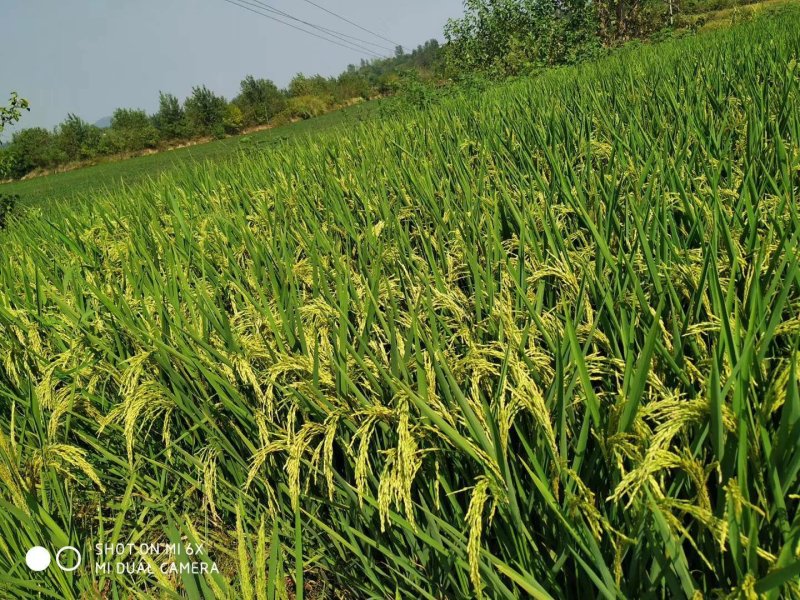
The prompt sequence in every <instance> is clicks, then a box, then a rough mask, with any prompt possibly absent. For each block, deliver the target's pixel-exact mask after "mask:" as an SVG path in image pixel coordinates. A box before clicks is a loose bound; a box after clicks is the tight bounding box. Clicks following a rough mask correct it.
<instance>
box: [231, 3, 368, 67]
mask: <svg viewBox="0 0 800 600" xmlns="http://www.w3.org/2000/svg"><path fill="white" fill-rule="evenodd" d="M236 3H237V4H238V5H239V6H242V5H244V4H246V5H249V6H251V7H255V9H256V10H253V9H249V10H251V11H252V12H255V13H256V14H260V15H261V16H263V17H267V18H268V19H272V20H273V21H278V22H279V23H283V24H284V25H288V26H290V27H293V28H294V29H298V30H300V31H303V32H305V33H308V34H309V35H315V36H317V37H320V36H319V35H318V34H315V33H313V32H311V31H308V30H306V29H303V28H302V27H298V26H296V25H292V24H291V23H287V22H285V21H283V20H281V19H279V18H277V17H274V16H269V15H266V14H264V13H262V12H260V11H261V10H266V11H267V12H269V13H272V14H277V15H280V16H282V17H285V18H288V19H291V20H292V21H296V22H298V23H302V24H303V25H308V26H309V27H311V28H313V29H316V30H317V31H319V32H320V33H321V34H322V36H330V37H334V38H338V40H339V42H341V43H343V44H346V45H347V47H349V48H350V49H351V50H355V49H358V50H361V51H364V52H368V53H370V54H372V55H373V56H375V57H380V55H379V54H378V53H377V52H375V51H374V50H372V49H371V48H366V47H364V46H362V45H360V44H357V43H355V42H351V41H350V40H347V39H345V38H344V37H343V36H342V35H340V34H339V33H338V32H332V33H328V32H325V31H324V29H323V28H322V27H319V26H317V25H314V24H313V23H309V22H307V21H303V20H302V19H298V18H297V17H294V16H292V15H290V14H289V13H285V12H283V11H281V10H277V9H275V8H273V7H271V6H270V5H269V4H265V3H264V2H261V1H260V0H236ZM242 8H247V7H246V6H242ZM323 39H328V38H327V37H323ZM328 41H330V42H333V40H328Z"/></svg>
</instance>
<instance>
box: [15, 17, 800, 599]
mask: <svg viewBox="0 0 800 600" xmlns="http://www.w3.org/2000/svg"><path fill="white" fill-rule="evenodd" d="M798 55H800V9H798V8H797V7H795V6H786V7H784V8H783V9H782V10H781V11H779V12H776V13H774V14H769V15H762V16H759V17H756V18H754V19H752V20H746V21H745V22H740V23H738V24H736V25H734V26H732V27H730V28H724V29H722V28H720V29H715V30H713V31H710V32H708V33H703V34H700V35H696V36H684V37H680V38H679V39H669V40H667V41H664V42H662V43H658V44H652V45H644V44H631V45H629V46H627V47H626V48H624V49H622V50H620V51H618V52H616V53H614V54H611V55H610V56H607V57H605V58H603V59H600V60H597V61H589V62H585V63H583V64H580V65H578V66H572V67H563V68H558V69H553V70H549V71H547V72H545V73H543V74H542V75H541V76H539V77H536V78H517V79H514V80H510V81H507V82H505V83H502V84H497V85H494V86H490V87H488V88H487V89H486V90H482V89H478V88H477V87H474V88H470V87H463V88H459V90H458V91H457V93H454V94H452V95H451V96H448V97H444V98H442V99H440V100H439V101H437V102H436V103H434V104H433V105H432V106H430V107H428V108H424V109H421V108H413V107H411V106H406V107H405V108H403V109H402V110H393V111H390V112H387V113H385V114H384V115H382V118H380V119H365V120H364V121H363V122H352V123H348V124H347V127H345V128H332V129H331V130H330V131H324V132H320V133H318V134H316V135H315V136H313V137H306V136H296V137H293V138H292V139H290V140H287V141H286V142H285V143H280V144H276V145H274V146H273V147H269V148H265V149H263V151H259V152H244V153H239V154H237V156H236V157H235V158H232V159H231V160H228V161H218V162H205V163H200V164H187V163H184V164H182V165H180V166H178V167H176V168H174V169H171V170H169V171H165V172H164V173H163V174H162V175H161V176H160V177H159V178H158V179H155V180H152V179H148V180H144V179H142V180H140V184H139V185H136V186H133V187H130V188H128V187H117V188H113V189H109V190H107V191H101V190H97V189H95V190H92V191H91V192H90V193H89V194H87V195H86V196H85V197H84V198H83V201H82V202H72V203H69V204H66V203H65V204H59V205H52V204H44V203H38V204H36V205H33V206H32V207H31V208H30V210H29V211H27V214H26V216H25V218H24V219H21V220H19V221H16V222H14V223H13V226H12V227H9V228H8V229H7V230H6V231H4V232H0V490H2V496H0V503H1V504H2V508H3V510H0V531H2V537H0V596H2V597H8V598H21V599H22V598H30V597H33V596H34V595H35V594H41V595H42V596H43V597H58V598H122V597H131V596H139V597H142V596H143V597H154V598H155V597H163V598H177V597H189V598H231V599H233V598H237V599H239V598H242V599H246V600H254V599H258V600H262V599H264V598H266V599H270V600H272V599H275V598H301V597H307V598H420V599H426V600H428V599H429V600H435V599H439V598H476V597H485V598H493V599H494V598H498V599H517V598H529V597H533V598H598V597H603V598H706V597H708V598H713V597H743V598H761V597H764V598H770V599H777V598H792V597H798V596H800V586H799V585H798V577H799V576H800V555H798V548H800V478H799V477H798V476H799V475H800V447H798V444H797V440H798V439H800V390H799V389H798V388H799V386H798V384H799V383H800V380H799V379H798V368H797V351H798V348H800V321H798V317H797V316H798V314H800V265H799V264H798V261H799V260H800V257H798V252H797V249H798V247H799V245H798V240H799V239H800V215H799V214H798V210H797V198H798V194H800V142H799V141H800V65H798V58H797V57H798ZM309 122H311V121H309ZM139 160H141V159H139ZM128 164H133V161H131V162H130V163H128ZM28 183H33V182H26V184H28ZM43 540H45V541H47V543H48V544H51V545H52V546H54V547H59V546H66V545H70V546H75V547H77V548H79V549H80V551H81V553H82V555H83V556H85V557H86V558H87V562H88V561H91V562H93V563H94V562H101V563H106V562H107V563H109V564H117V563H126V564H127V563H130V562H131V561H134V562H135V563H136V564H141V565H144V567H147V566H148V565H150V567H151V568H152V566H153V565H157V564H163V562H162V561H165V562H169V561H173V562H172V563H170V564H174V565H195V566H197V568H196V569H193V568H192V569H187V570H185V571H183V572H181V573H178V572H171V571H167V572H164V571H161V570H160V569H158V568H156V569H154V570H153V572H152V573H146V574H145V575H141V576H140V577H138V578H137V577H129V576H127V575H124V574H118V573H116V572H115V571H114V570H112V571H111V572H106V571H102V572H98V571H97V569H96V568H83V569H81V570H76V571H75V572H74V573H68V574H65V573H64V572H62V571H59V570H55V569H51V570H48V571H44V572H42V573H31V572H30V570H28V569H27V568H26V567H25V563H24V558H23V557H24V556H25V552H26V550H27V549H28V548H30V547H31V546H33V545H36V544H38V543H42V541H43ZM116 542H120V543H128V542H133V543H145V544H173V545H176V544H179V543H183V544H186V543H190V544H193V545H195V544H200V545H201V546H202V548H203V551H202V552H201V553H200V554H199V555H194V556H192V555H189V554H188V553H187V552H186V551H185V546H184V547H183V548H184V550H183V551H175V552H173V553H171V554H170V552H169V551H165V552H163V553H154V554H153V555H149V556H141V554H139V553H137V551H135V550H134V552H133V554H131V555H129V554H128V551H125V552H123V553H121V554H120V553H114V552H112V551H108V550H106V549H104V544H106V543H110V544H111V547H112V549H113V547H114V543H116ZM96 544H100V547H101V551H100V552H97V551H96ZM192 547H196V546H192ZM145 554H146V552H145ZM148 561H150V562H148ZM151 562H152V564H150V563H151ZM200 564H203V565H205V570H204V569H201V568H200V567H199V566H198V565H200ZM212 566H213V568H212ZM123 570H124V569H123ZM145 571H146V569H145Z"/></svg>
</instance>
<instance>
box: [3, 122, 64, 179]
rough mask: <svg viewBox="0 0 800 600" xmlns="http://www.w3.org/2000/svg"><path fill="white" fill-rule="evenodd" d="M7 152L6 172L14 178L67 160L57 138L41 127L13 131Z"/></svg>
mask: <svg viewBox="0 0 800 600" xmlns="http://www.w3.org/2000/svg"><path fill="white" fill-rule="evenodd" d="M7 152H8V155H9V159H8V161H9V162H8V166H7V168H8V173H7V174H8V175H9V176H11V177H14V178H19V177H23V176H24V175H26V174H28V173H30V172H31V171H34V170H36V169H50V168H53V167H55V166H56V165H58V164H60V163H62V162H65V161H66V160H67V156H66V154H65V153H64V151H63V150H62V149H61V147H60V144H59V138H58V137H57V136H56V135H54V134H53V133H52V132H50V131H48V130H47V129H44V128H42V127H33V128H31V129H23V130H22V131H18V132H17V133H15V134H14V137H13V138H12V139H11V145H10V146H9V148H8V149H7Z"/></svg>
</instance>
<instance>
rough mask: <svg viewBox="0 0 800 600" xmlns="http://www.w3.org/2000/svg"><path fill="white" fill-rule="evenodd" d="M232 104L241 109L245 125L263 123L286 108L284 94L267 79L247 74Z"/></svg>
mask: <svg viewBox="0 0 800 600" xmlns="http://www.w3.org/2000/svg"><path fill="white" fill-rule="evenodd" d="M233 104H235V105H236V106H238V107H239V109H241V111H242V115H243V119H244V123H245V124H246V125H263V124H265V123H269V121H270V120H271V119H272V118H273V117H274V116H275V115H277V114H278V113H280V112H281V111H282V110H283V109H284V108H286V95H285V94H284V93H283V92H281V91H280V90H279V89H278V86H276V85H275V84H274V83H273V82H272V81H270V80H269V79H256V78H255V77H253V76H252V75H248V76H247V77H245V78H244V79H243V80H242V83H241V85H240V91H239V95H238V96H237V97H236V98H235V99H234V101H233Z"/></svg>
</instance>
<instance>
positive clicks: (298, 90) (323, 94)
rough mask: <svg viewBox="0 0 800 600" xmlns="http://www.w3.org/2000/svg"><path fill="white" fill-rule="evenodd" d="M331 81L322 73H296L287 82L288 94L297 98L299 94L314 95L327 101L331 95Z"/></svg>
mask: <svg viewBox="0 0 800 600" xmlns="http://www.w3.org/2000/svg"><path fill="white" fill-rule="evenodd" d="M331 87H332V86H331V82H330V81H328V80H327V79H325V78H324V77H323V76H322V75H314V76H313V77H306V76H305V75H303V74H302V73H298V74H297V75H295V76H294V79H292V80H291V81H290V82H289V90H288V91H289V96H291V97H292V98H299V97H300V96H316V97H317V98H322V99H323V100H326V101H328V100H329V99H330V98H331V96H332V91H331Z"/></svg>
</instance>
